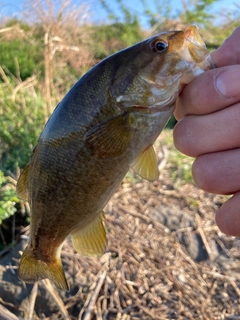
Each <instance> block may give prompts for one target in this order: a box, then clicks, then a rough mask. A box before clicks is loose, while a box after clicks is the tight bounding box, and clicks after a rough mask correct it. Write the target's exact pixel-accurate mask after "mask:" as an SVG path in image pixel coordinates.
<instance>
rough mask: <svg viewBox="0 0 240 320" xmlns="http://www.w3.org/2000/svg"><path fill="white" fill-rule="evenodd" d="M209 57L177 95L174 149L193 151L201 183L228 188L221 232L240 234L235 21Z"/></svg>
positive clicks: (239, 66) (239, 74)
mask: <svg viewBox="0 0 240 320" xmlns="http://www.w3.org/2000/svg"><path fill="white" fill-rule="evenodd" d="M211 57H212V59H213V61H214V63H215V65H216V66H217V68H216V69H212V70H209V71H207V72H205V73H203V74H202V75H200V76H199V77H197V78H196V79H195V80H194V81H192V82H191V83H190V84H189V85H187V86H186V87H185V88H184V90H183V92H182V93H181V95H180V96H179V98H178V100H177V105H176V110H175V117H176V119H177V120H179V122H178V123H177V125H176V126H175V128H174V142H175V146H176V147H177V149H179V150H180V151H181V152H183V153H185V154H186V155H188V156H191V157H195V158H196V160H195V161H194V163H193V167H192V174H193V179H194V181H195V183H196V185H197V186H198V187H200V188H201V189H203V190H205V191H208V192H211V193H218V194H226V195H228V194H233V196H232V197H231V198H230V199H229V200H228V201H226V202H225V203H224V204H223V205H222V206H221V208H220V209H219V210H218V211H217V213H216V222H217V225H218V226H219V228H220V229H221V230H222V231H223V232H224V233H226V234H230V235H234V236H240V27H238V28H237V29H236V30H235V31H234V32H233V34H232V35H231V36H230V37H229V38H228V39H226V41H225V42H224V43H223V44H222V45H221V46H220V47H219V48H218V49H217V50H216V51H214V52H212V53H211Z"/></svg>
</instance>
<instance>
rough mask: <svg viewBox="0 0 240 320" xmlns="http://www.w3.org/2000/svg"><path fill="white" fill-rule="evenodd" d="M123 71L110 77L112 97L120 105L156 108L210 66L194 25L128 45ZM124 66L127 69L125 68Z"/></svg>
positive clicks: (171, 98) (211, 64) (167, 104)
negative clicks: (129, 46) (113, 89)
mask: <svg viewBox="0 0 240 320" xmlns="http://www.w3.org/2000/svg"><path fill="white" fill-rule="evenodd" d="M126 53H129V59H127V58H126V59H125V61H124V62H125V65H124V66H125V71H124V72H125V74H117V76H116V78H115V79H114V82H113V84H114V87H115V88H116V87H117V89H116V90H115V91H114V93H116V92H117V93H118V94H117V95H116V101H117V103H118V104H119V106H120V107H122V108H128V107H133V106H134V107H137V108H148V109H149V110H152V111H153V110H156V109H157V111H159V110H160V109H161V108H165V107H167V106H172V105H173V104H174V102H175V100H176V98H177V96H178V95H179V93H180V92H181V90H182V88H183V86H184V85H185V84H187V83H189V82H191V81H192V80H193V79H194V78H195V77H197V76H198V75H200V74H201V73H203V72H204V71H206V70H209V69H211V68H213V63H212V61H211V58H210V54H209V51H208V50H207V48H206V46H205V43H204V41H203V40H202V38H201V36H200V34H199V32H198V30H197V28H196V27H195V26H190V27H188V28H186V29H185V30H184V31H168V32H163V33H160V34H158V35H156V36H154V37H151V38H149V39H147V40H145V41H143V42H141V43H139V44H136V45H135V46H133V47H131V48H129V49H128V51H127V52H126ZM126 70H128V72H126Z"/></svg>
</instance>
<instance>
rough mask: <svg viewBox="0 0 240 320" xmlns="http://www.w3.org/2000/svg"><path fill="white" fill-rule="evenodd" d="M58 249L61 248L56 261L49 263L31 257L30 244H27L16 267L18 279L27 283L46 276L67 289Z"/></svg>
mask: <svg viewBox="0 0 240 320" xmlns="http://www.w3.org/2000/svg"><path fill="white" fill-rule="evenodd" d="M60 251H61V248H59V250H58V257H57V258H56V262H54V263H51V264H50V263H46V262H44V261H41V260H38V259H36V258H35V257H33V255H32V251H31V249H30V246H29V245H28V246H27V247H26V249H25V250H24V252H23V255H22V258H21V261H20V265H19V269H18V277H19V279H21V280H22V281H25V282H27V283H33V282H35V281H38V280H41V279H45V278H48V279H50V280H52V281H53V282H54V283H55V284H56V285H57V286H58V287H59V288H61V289H64V290H67V291H68V290H69V286H68V283H67V280H66V278H65V275H64V271H63V268H62V263H61V260H60Z"/></svg>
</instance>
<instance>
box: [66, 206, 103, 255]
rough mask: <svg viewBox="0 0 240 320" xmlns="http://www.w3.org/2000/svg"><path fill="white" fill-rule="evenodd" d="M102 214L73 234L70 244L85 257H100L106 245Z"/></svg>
mask: <svg viewBox="0 0 240 320" xmlns="http://www.w3.org/2000/svg"><path fill="white" fill-rule="evenodd" d="M102 218H104V212H101V213H100V214H99V215H98V216H97V217H96V218H95V219H94V220H93V221H91V223H90V224H88V225H87V226H86V227H85V228H83V229H80V230H79V231H77V232H75V233H73V234H72V235H71V236H72V242H73V246H74V248H75V250H76V251H77V252H78V253H80V254H82V255H85V256H100V255H102V254H103V252H104V250H105V248H106V245H107V239H106V232H105V228H104V225H103V222H102Z"/></svg>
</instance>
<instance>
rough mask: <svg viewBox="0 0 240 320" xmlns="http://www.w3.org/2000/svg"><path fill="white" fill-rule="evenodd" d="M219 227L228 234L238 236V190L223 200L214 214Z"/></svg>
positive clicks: (239, 232) (239, 219)
mask: <svg viewBox="0 0 240 320" xmlns="http://www.w3.org/2000/svg"><path fill="white" fill-rule="evenodd" d="M215 219H216V223H217V225H218V227H219V229H220V230H221V231H222V232H224V233H226V234H229V235H232V236H236V237H239V236H240V192H237V193H235V194H234V196H233V197H232V198H230V199H229V200H228V201H227V202H225V203H224V204H223V205H222V206H221V208H220V209H219V210H218V211H217V214H216V218H215Z"/></svg>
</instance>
